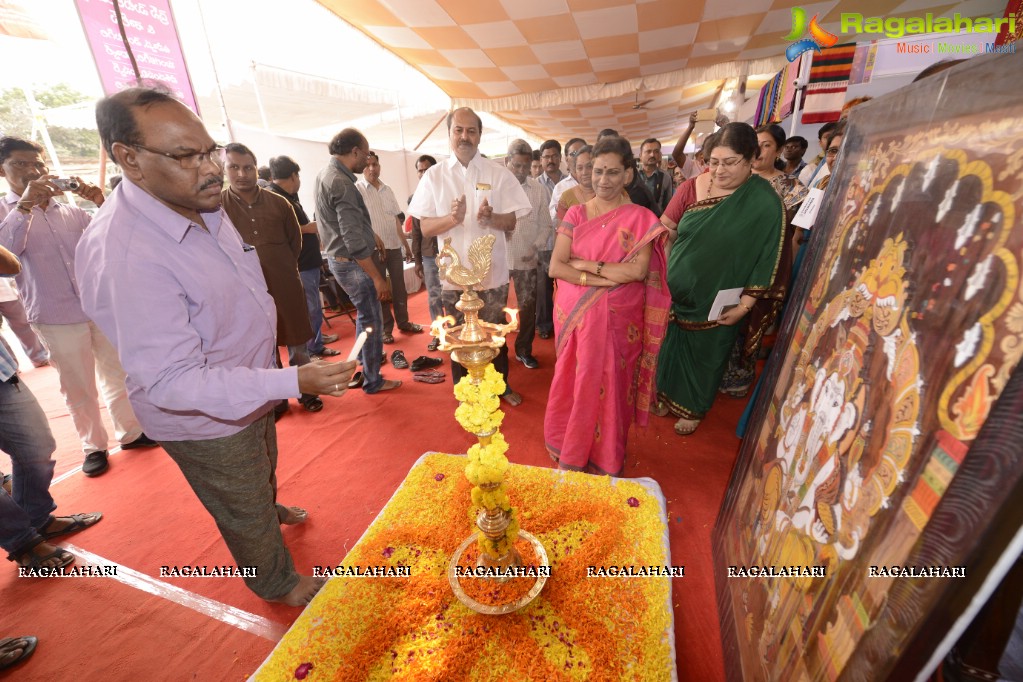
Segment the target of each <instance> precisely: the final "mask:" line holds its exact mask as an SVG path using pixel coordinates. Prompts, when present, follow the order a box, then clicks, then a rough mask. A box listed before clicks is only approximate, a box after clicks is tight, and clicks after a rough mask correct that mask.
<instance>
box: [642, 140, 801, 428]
mask: <svg viewBox="0 0 1023 682" xmlns="http://www.w3.org/2000/svg"><path fill="white" fill-rule="evenodd" d="M758 154H759V143H758V140H757V134H756V132H755V131H754V130H753V128H751V127H750V126H748V125H746V124H745V123H729V124H727V125H726V126H725V127H724V128H722V129H721V131H720V136H719V138H718V140H717V144H716V145H715V147H714V149H713V150H712V151H711V152H710V159H709V161H708V166H709V167H710V169H711V172H710V173H708V174H706V175H707V176H709V177H708V178H707V179H706V180H704V181H703V182H698V183H697V185H696V193H697V196H696V199H697V201H696V203H694V204H693V205H691V206H690V207H689V208H688V209H687V210H686V212H685V213H684V214H683V216H682V220H681V221H680V222H679V224H678V239H677V241H676V242H675V244H674V246H673V247H672V249H671V253H670V255H669V258H668V288H669V290H670V291H671V298H672V306H671V313H670V315H669V319H670V320H671V321H670V323H669V325H668V331H667V335H666V337H665V340H664V345H663V346H662V347H661V354H660V359H659V361H658V365H657V388H658V395H659V397H660V399H661V411H662V413H666V412H667V411H671V412H672V413H673V414H675V415H676V416H678V417H679V420H678V421H677V422H676V423H675V432H676V433H678V434H679V435H681V436H685V435H688V434H690V433H692V432H693V431H695V430H696V427H697V426H699V424H700V420H701V419H703V417H704V415H705V414H706V413H707V411H708V410H710V407H711V404H712V403H713V402H714V396H715V395H716V394H717V389H718V385H719V383H720V382H721V376H722V374H723V373H724V370H725V366H726V364H727V362H728V355H729V352H730V351H731V348H732V345H733V344H734V343H735V339H736V334H737V333H738V329H737V327H736V325H737V324H738V323H739V322H740V321H741V320H742V319H743V318H744V317H745V316H746V315H747V314H748V313H749V312H750V310H751V309H752V308H753V305H754V303H756V301H757V300H758V299H759V298H761V297H763V296H764V295H766V294H767V292H768V291H769V289H770V288H771V285H772V283H773V282H774V278H775V274H776V273H777V270H778V265H779V259H780V255H781V247H782V240H783V239H784V226H785V206H784V204H783V203H782V201H781V199H780V198H779V196H778V194H777V193H776V192H775V191H774V189H773V188H772V187H771V185H770V183H769V182H767V181H766V180H764V179H763V178H760V177H757V176H755V175H753V174H752V163H753V160H754V159H756V158H757V155H758ZM726 289H742V294H741V297H740V299H739V304H738V305H736V306H733V307H732V308H730V309H726V310H724V311H723V312H722V313H721V314H720V315H719V316H718V317H717V318H716V319H708V316H709V314H710V309H711V305H712V303H713V301H714V298H715V297H716V296H717V294H718V292H719V291H722V290H726Z"/></svg>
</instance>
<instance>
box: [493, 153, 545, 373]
mask: <svg viewBox="0 0 1023 682" xmlns="http://www.w3.org/2000/svg"><path fill="white" fill-rule="evenodd" d="M532 158H533V155H532V150H530V148H529V145H528V144H526V142H525V141H524V140H514V141H513V142H512V143H511V144H510V145H508V156H507V157H506V158H505V165H506V166H507V167H508V170H510V171H511V172H512V175H514V176H515V179H516V180H518V181H519V183H520V184H521V185H522V189H523V190H524V191H525V192H526V196H527V197H529V203H530V204H531V205H532V207H533V210H532V211H530V212H529V215H527V216H525V217H522V218H519V219H518V220H517V221H516V223H515V231H514V232H512V233H511V240H510V241H509V242H508V271H509V273H510V275H511V281H512V283H513V284H514V285H515V300H516V301H518V305H519V311H520V315H519V333H518V334H517V335H516V336H515V359H516V360H518V361H519V362H521V363H522V364H523V365H525V367H526V369H536V368H537V367H539V366H540V363H539V362H537V360H536V358H535V357H533V337H534V336H535V335H536V298H537V276H536V266H537V261H538V260H539V259H538V258H537V256H538V254H539V252H540V250H542V249H545V248H546V247H547V242H548V240H550V239H551V237H553V235H554V227H553V225H552V224H551V216H550V213H548V212H547V204H548V203H550V200H551V193H550V191H548V189H547V188H546V187H544V186H543V185H542V184H541V183H540V182H539V181H537V180H535V179H533V178H531V177H529V166H530V163H531V161H532Z"/></svg>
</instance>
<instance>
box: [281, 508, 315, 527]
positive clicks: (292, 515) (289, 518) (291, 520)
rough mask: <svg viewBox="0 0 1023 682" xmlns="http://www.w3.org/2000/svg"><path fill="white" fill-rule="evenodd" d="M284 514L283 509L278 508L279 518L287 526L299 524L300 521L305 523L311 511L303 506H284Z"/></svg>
mask: <svg viewBox="0 0 1023 682" xmlns="http://www.w3.org/2000/svg"><path fill="white" fill-rule="evenodd" d="M284 512H285V513H284V515H283V516H282V515H281V510H280V509H278V510H277V519H278V520H279V521H280V522H281V523H283V524H284V525H285V526H297V525H298V524H300V523H305V521H306V519H308V518H309V512H307V511H306V510H305V509H302V508H301V507H284Z"/></svg>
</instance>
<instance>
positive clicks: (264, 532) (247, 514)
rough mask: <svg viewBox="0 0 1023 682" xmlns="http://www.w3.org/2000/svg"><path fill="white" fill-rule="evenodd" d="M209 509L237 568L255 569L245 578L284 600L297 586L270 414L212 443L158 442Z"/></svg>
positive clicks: (262, 594)
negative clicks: (286, 539) (283, 520)
mask: <svg viewBox="0 0 1023 682" xmlns="http://www.w3.org/2000/svg"><path fill="white" fill-rule="evenodd" d="M160 445H162V446H163V449H164V450H166V451H167V454H168V455H170V456H171V459H173V460H174V462H175V463H176V464H177V465H178V468H180V469H181V473H183V474H184V475H185V479H186V480H187V481H188V484H189V485H190V486H192V490H193V491H195V494H196V496H197V497H198V498H199V501H200V502H202V504H203V506H204V507H206V511H208V512H209V513H210V516H212V517H213V520H214V521H216V522H217V528H219V529H220V534H221V535H222V536H223V537H224V542H225V543H227V548H228V549H229V550H231V556H233V557H234V560H235V563H236V564H237V565H238V566H239V567H244V566H255V567H256V576H255V577H248V578H244V580H245V584H246V585H247V586H248V588H249V589H250V590H252V591H253V592H255V593H256V594H257V595H259V596H260V597H262V598H263V599H277V598H278V597H282V596H284V595H285V594H287V593H288V592H290V591H291V590H292V589H294V587H295V585H297V584H298V573H297V572H296V571H295V564H294V562H293V561H292V560H291V553H290V552H289V551H288V548H287V547H285V546H284V537H283V536H282V535H281V526H280V523H281V522H280V518H281V515H283V514H285V513H286V510H285V508H284V506H283V505H280V504H277V430H276V428H275V427H274V420H273V413H272V412H271V413H267V414H266V415H264V416H262V417H261V418H259V419H257V420H256V421H255V422H253V423H252V424H250V425H249V426H246V427H245V428H244V429H242V430H241V431H239V432H238V433H236V434H234V435H232V436H225V437H224V438H213V439H210V440H183V441H160Z"/></svg>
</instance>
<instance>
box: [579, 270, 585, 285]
mask: <svg viewBox="0 0 1023 682" xmlns="http://www.w3.org/2000/svg"><path fill="white" fill-rule="evenodd" d="M579 286H581V287H584V286H586V273H585V272H582V273H579Z"/></svg>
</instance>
